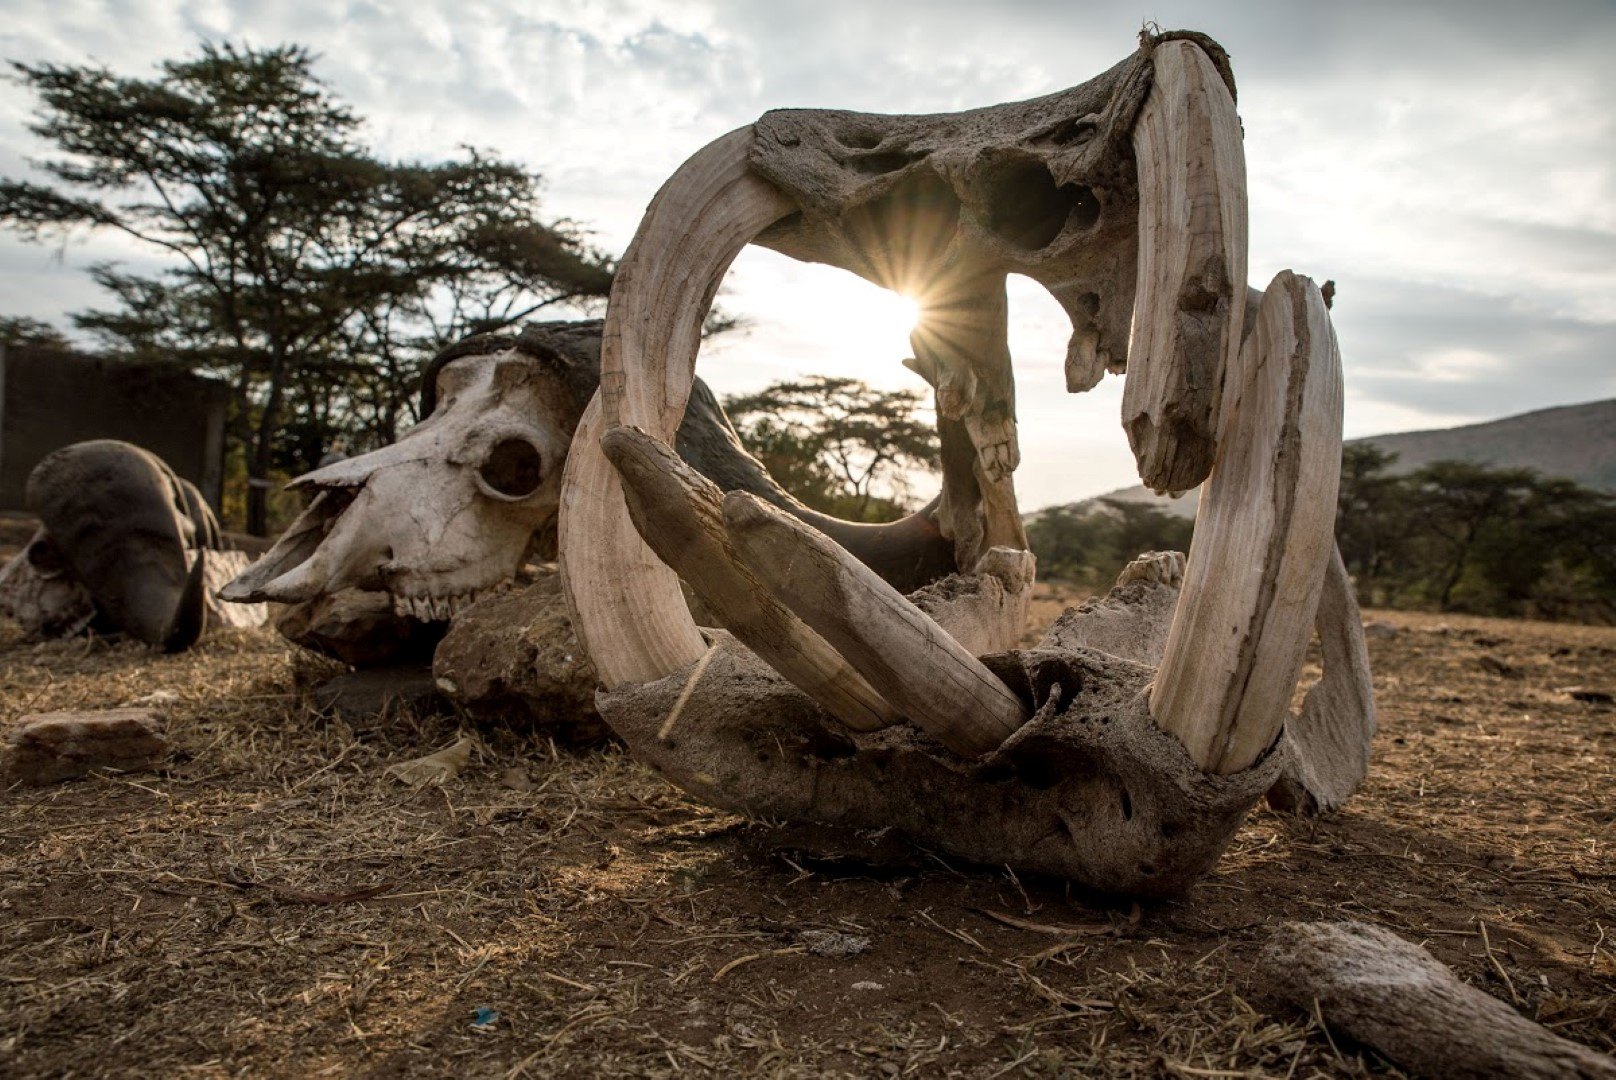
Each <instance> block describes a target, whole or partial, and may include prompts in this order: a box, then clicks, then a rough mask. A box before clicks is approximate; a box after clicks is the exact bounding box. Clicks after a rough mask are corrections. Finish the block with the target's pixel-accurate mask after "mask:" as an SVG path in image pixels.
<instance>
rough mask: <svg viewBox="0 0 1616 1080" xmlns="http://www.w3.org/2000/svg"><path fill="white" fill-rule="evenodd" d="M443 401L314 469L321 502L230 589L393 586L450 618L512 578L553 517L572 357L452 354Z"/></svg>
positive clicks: (436, 384) (417, 613)
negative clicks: (377, 442) (549, 361)
mask: <svg viewBox="0 0 1616 1080" xmlns="http://www.w3.org/2000/svg"><path fill="white" fill-rule="evenodd" d="M432 386H433V389H434V390H435V397H436V408H435V409H434V410H433V411H432V412H431V414H430V415H429V416H428V417H427V418H426V419H425V420H423V421H422V422H421V423H419V424H417V425H416V426H415V427H414V428H412V429H410V430H409V431H408V432H407V433H405V435H404V436H403V437H402V438H400V439H399V440H398V442H396V443H393V444H392V445H390V446H387V447H384V448H383V449H380V450H377V451H374V452H372V453H369V454H364V455H362V456H359V457H354V458H348V459H346V460H343V461H338V462H336V463H334V464H331V465H327V466H325V467H323V468H320V469H317V470H315V471H314V472H311V473H307V474H305V475H304V476H301V477H299V478H298V479H296V480H294V481H293V482H292V485H291V486H292V487H293V488H301V489H305V490H309V491H313V492H315V493H316V494H315V498H314V501H313V502H312V503H311V504H310V505H309V508H308V509H307V510H305V511H304V512H303V514H302V515H301V516H300V517H299V518H298V519H297V520H296V521H295V522H294V523H293V524H292V526H291V528H289V529H288V530H287V532H286V535H285V536H283V537H282V538H281V540H280V541H279V542H277V543H276V544H275V546H274V547H273V548H271V549H270V550H269V551H268V552H267V553H266V554H265V555H264V556H263V558H261V559H260V560H259V561H258V562H257V563H255V564H253V566H251V567H250V568H249V569H248V570H247V571H246V572H245V573H243V574H242V575H241V576H240V577H238V578H237V579H236V580H235V581H233V582H231V583H230V585H229V586H227V587H226V588H225V590H224V591H223V593H222V595H223V596H224V598H225V599H227V600H236V601H251V600H274V601H278V602H281V603H298V602H302V601H308V600H313V599H315V598H316V597H319V596H323V595H330V594H333V593H336V592H339V591H341V590H343V589H366V590H375V591H385V592H387V593H389V594H391V596H392V598H393V606H394V610H395V611H396V612H397V613H398V614H400V615H406V616H411V617H414V618H417V619H421V620H424V621H435V620H446V619H448V618H450V617H452V616H453V615H454V614H455V612H457V611H458V610H460V609H461V608H462V607H464V606H465V605H466V604H469V603H470V602H472V601H473V600H475V599H476V598H477V597H478V596H480V595H482V594H484V593H487V592H489V591H491V590H494V589H497V588H499V587H500V586H502V585H504V584H506V583H508V582H509V581H511V580H512V579H513V578H514V577H515V575H516V572H517V571H518V570H519V569H520V567H521V565H522V562H523V560H524V558H525V557H526V556H527V555H528V553H529V550H530V548H531V547H532V546H533V545H534V542H535V538H536V537H542V536H543V535H544V534H545V533H546V531H547V530H548V529H549V528H550V527H552V526H553V524H554V522H555V517H556V508H557V505H558V502H559V499H560V489H561V463H562V462H563V461H564V460H565V458H566V453H567V445H568V442H569V441H570V438H571V434H572V430H573V427H574V426H575V425H576V423H577V415H578V412H579V406H578V405H577V403H576V401H575V397H574V394H573V392H572V390H570V389H569V387H568V384H567V379H566V377H565V373H564V371H563V370H561V369H558V368H556V367H555V366H553V365H546V364H542V363H539V362H537V361H536V360H535V358H534V357H532V356H530V355H528V354H526V353H524V352H522V351H520V350H519V349H516V348H514V347H506V348H502V349H498V350H497V351H493V352H483V353H472V354H471V355H464V356H460V357H458V358H456V359H452V360H450V361H449V362H447V363H445V364H443V365H442V366H441V367H440V368H439V369H438V370H437V372H436V378H435V380H434V381H433V383H432Z"/></svg>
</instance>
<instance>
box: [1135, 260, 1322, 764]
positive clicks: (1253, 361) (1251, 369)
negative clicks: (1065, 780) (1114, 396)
mask: <svg viewBox="0 0 1616 1080" xmlns="http://www.w3.org/2000/svg"><path fill="white" fill-rule="evenodd" d="M1234 371H1237V372H1240V373H1243V377H1242V379H1241V382H1240V383H1239V384H1235V383H1234V382H1233V379H1234V373H1233V372H1231V376H1230V378H1231V383H1230V391H1231V392H1230V393H1229V394H1228V396H1227V397H1226V398H1225V400H1224V403H1223V412H1224V415H1223V421H1224V422H1223V429H1224V432H1223V439H1222V441H1221V443H1220V445H1219V448H1218V455H1217V461H1216V463H1215V464H1214V465H1213V469H1212V477H1211V479H1210V480H1208V481H1207V484H1206V487H1205V489H1204V490H1203V491H1202V493H1201V507H1200V513H1199V515H1198V516H1197V518H1196V522H1195V537H1194V539H1193V540H1192V541H1191V544H1190V557H1189V566H1188V567H1187V568H1186V570H1185V575H1184V590H1183V592H1182V594H1181V595H1180V597H1179V601H1178V609H1177V611H1176V612H1175V613H1174V615H1173V625H1172V629H1171V630H1170V631H1168V636H1167V647H1166V650H1165V652H1164V653H1163V655H1162V662H1161V665H1160V667H1158V668H1157V674H1156V682H1155V686H1154V688H1153V689H1152V691H1151V701H1150V710H1151V715H1152V716H1153V717H1154V718H1155V720H1156V722H1157V724H1159V725H1160V726H1161V727H1162V728H1163V729H1165V730H1167V731H1169V732H1171V733H1172V734H1174V735H1176V736H1177V737H1178V739H1179V740H1180V741H1181V742H1183V744H1184V746H1185V747H1186V748H1187V749H1188V750H1189V753H1190V756H1191V757H1192V758H1194V759H1195V761H1196V763H1197V764H1198V765H1200V766H1201V768H1202V769H1204V770H1206V771H1209V772H1214V773H1223V774H1226V773H1233V772H1239V771H1240V770H1242V769H1244V768H1246V767H1248V766H1249V765H1251V764H1252V763H1253V762H1255V761H1256V760H1257V759H1258V758H1260V757H1261V756H1262V755H1263V753H1264V752H1266V751H1267V749H1268V748H1269V747H1270V746H1271V745H1273V742H1274V739H1275V738H1276V737H1277V736H1278V734H1279V730H1280V727H1281V726H1282V725H1283V724H1284V722H1285V717H1286V715H1287V713H1288V712H1289V708H1290V701H1291V695H1292V693H1293V692H1294V691H1295V689H1296V680H1297V677H1298V675H1299V674H1300V673H1301V668H1302V659H1303V656H1304V654H1305V653H1306V651H1307V643H1308V640H1309V637H1310V632H1311V627H1312V625H1313V618H1314V613H1315V611H1316V610H1317V608H1318V604H1319V594H1320V591H1321V590H1322V588H1323V584H1324V572H1325V568H1326V567H1327V566H1328V564H1329V562H1330V560H1331V558H1332V557H1333V553H1334V548H1335V535H1334V529H1335V509H1336V492H1337V489H1338V487H1339V485H1340V480H1341V354H1340V352H1339V350H1338V348H1337V346H1336V340H1335V331H1334V330H1333V329H1332V328H1331V326H1330V316H1329V313H1328V312H1327V311H1326V310H1325V307H1324V297H1323V296H1322V295H1321V294H1320V293H1319V290H1318V288H1317V287H1316V286H1315V285H1314V284H1313V282H1312V281H1311V280H1309V279H1308V278H1305V277H1300V276H1298V275H1296V274H1293V273H1291V272H1290V271H1288V270H1286V271H1282V272H1281V273H1280V274H1279V275H1278V276H1277V277H1275V278H1274V281H1273V283H1272V284H1271V285H1269V286H1268V290H1267V291H1266V292H1264V293H1263V299H1262V305H1261V307H1260V308H1259V310H1258V314H1257V323H1256V326H1255V327H1254V328H1253V329H1252V332H1251V335H1250V336H1249V337H1248V338H1247V339H1246V343H1245V347H1244V348H1243V349H1242V350H1241V356H1240V367H1239V368H1237V369H1234Z"/></svg>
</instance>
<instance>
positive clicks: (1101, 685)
mask: <svg viewBox="0 0 1616 1080" xmlns="http://www.w3.org/2000/svg"><path fill="white" fill-rule="evenodd" d="M715 640H716V642H717V644H718V647H717V651H716V653H715V655H714V657H713V658H712V659H711V661H710V663H709V664H708V666H707V668H706V670H705V671H704V672H703V673H702V676H701V678H700V679H698V680H697V681H696V683H695V685H694V688H693V689H692V690H691V691H690V697H689V699H688V700H687V702H686V704H685V707H684V709H683V710H682V711H681V712H680V715H679V719H678V724H677V726H676V727H675V728H674V730H673V731H671V732H670V733H669V734H668V736H667V738H665V739H664V738H660V737H659V736H658V732H659V730H660V729H661V728H662V725H663V722H664V720H665V719H666V717H667V716H668V714H669V712H670V711H671V710H672V709H673V707H674V703H675V702H676V701H677V700H678V698H679V697H680V695H681V694H682V693H683V692H684V691H685V690H686V688H687V686H689V684H690V677H691V674H692V670H693V669H694V667H695V664H694V663H692V664H691V665H690V666H689V667H687V668H684V669H681V670H678V671H675V672H673V673H672V674H670V675H668V676H667V677H665V678H663V679H660V680H657V681H654V682H651V683H640V684H630V685H624V686H621V687H620V688H618V689H617V690H613V691H608V692H605V693H602V694H601V695H600V697H599V699H598V700H599V704H600V709H601V714H602V715H603V716H605V718H606V721H607V723H609V724H610V725H611V727H612V730H614V731H616V732H617V733H618V734H619V735H621V736H623V738H624V740H625V741H626V742H627V743H628V745H629V748H630V749H631V750H632V751H633V752H634V754H635V755H636V756H637V757H639V758H641V759H642V760H644V761H648V762H650V763H652V765H653V766H654V767H655V768H657V769H658V770H660V771H661V772H662V773H663V774H664V775H666V776H667V777H668V779H670V780H671V781H673V782H674V783H676V784H678V785H679V786H680V787H682V788H685V789H686V790H688V791H690V792H692V793H694V794H696V795H697V796H699V797H700V798H702V799H704V800H707V801H709V802H711V803H713V804H715V805H717V806H721V807H726V808H730V809H733V810H736V811H738V812H741V813H746V814H749V815H753V816H756V817H761V818H764V819H774V820H793V821H809V822H818V823H821V824H825V825H831V826H835V827H839V828H849V829H886V828H892V829H894V830H896V831H897V832H899V833H900V834H902V835H903V836H905V837H907V838H908V839H909V840H911V841H913V842H915V843H917V844H920V845H922V846H923V847H926V848H930V849H932V850H936V851H941V852H945V853H948V854H951V855H957V856H959V857H962V858H966V859H971V860H975V861H978V862H982V863H987V864H990V865H996V866H1002V865H1005V864H1007V863H1008V864H1009V865H1012V866H1015V867H1016V868H1018V869H1020V870H1025V871H1032V872H1038V873H1048V874H1055V875H1058V876H1060V877H1064V878H1069V879H1071V880H1073V881H1076V882H1079V883H1081V884H1083V885H1086V886H1088V887H1091V888H1094V889H1098V890H1102V891H1105V892H1109V893H1123V894H1128V895H1133V896H1142V897H1143V896H1168V895H1172V894H1174V893H1178V892H1181V891H1182V890H1183V889H1185V888H1186V887H1188V886H1189V884H1190V883H1191V882H1193V881H1194V880H1195V879H1196V878H1197V877H1199V876H1200V875H1202V874H1204V873H1205V872H1206V871H1207V869H1209V868H1210V867H1211V865H1212V864H1213V862H1215V861H1216V859H1217V857H1218V855H1219V854H1220V853H1221V852H1222V850H1223V848H1224V847H1225V845H1227V843H1228V841H1229V838H1230V837H1231V836H1233V834H1234V831H1235V829H1237V828H1238V827H1239V825H1240V822H1241V820H1242V819H1243V818H1244V816H1245V813H1246V811H1247V810H1248V809H1249V808H1250V807H1251V805H1252V804H1253V803H1255V802H1256V801H1257V800H1258V799H1259V798H1261V797H1262V793H1263V792H1264V791H1265V790H1266V789H1267V788H1268V787H1269V786H1270V785H1271V784H1272V783H1273V779H1274V776H1275V775H1276V773H1277V768H1276V765H1275V763H1274V762H1273V761H1272V760H1265V761H1263V762H1262V763H1260V764H1259V765H1258V766H1256V767H1255V768H1253V769H1250V770H1248V771H1246V772H1244V773H1239V774H1236V775H1233V776H1209V775H1207V774H1205V773H1202V772H1201V771H1200V770H1199V769H1198V768H1197V767H1196V765H1195V763H1194V762H1193V761H1191V760H1190V759H1189V757H1188V756H1187V755H1186V754H1185V753H1184V749H1183V747H1182V746H1180V745H1179V744H1178V743H1177V741H1175V740H1174V739H1173V738H1172V737H1171V736H1169V735H1167V734H1166V733H1164V732H1162V731H1161V730H1160V729H1159V728H1157V727H1156V726H1155V725H1154V724H1153V723H1152V722H1151V720H1150V717H1149V714H1148V712H1147V710H1146V707H1145V704H1144V698H1143V693H1144V690H1145V687H1146V685H1147V684H1148V682H1149V679H1150V670H1149V669H1148V668H1145V667H1142V666H1139V665H1135V664H1129V663H1126V662H1122V661H1118V660H1116V659H1115V658H1114V657H1108V656H1101V655H1099V654H1097V653H1090V652H1086V651H1083V650H1076V651H1070V652H1068V651H1064V650H1062V651H1059V652H1056V651H1049V650H1043V649H1034V650H1030V651H1027V652H1023V653H1014V654H1006V655H1001V656H998V657H993V658H990V660H991V662H992V663H993V666H994V669H995V670H996V671H998V672H999V673H1000V674H1001V675H1002V676H1003V677H1004V678H1006V679H1009V680H1011V681H1013V682H1016V683H1017V684H1018V685H1019V686H1020V687H1021V688H1022V692H1023V693H1025V694H1026V695H1027V697H1028V699H1029V701H1031V702H1033V703H1034V705H1035V706H1036V709H1037V711H1036V713H1035V715H1034V716H1033V718H1032V719H1031V720H1030V721H1029V722H1028V723H1027V724H1026V725H1024V726H1023V727H1022V728H1021V729H1020V730H1018V731H1017V732H1016V734H1015V735H1014V736H1012V737H1011V738H1010V739H1009V740H1008V741H1006V742H1005V743H1004V745H1003V746H1001V747H1000V748H999V749H998V750H997V751H996V752H994V753H992V754H989V755H988V756H987V757H985V758H983V759H982V760H981V761H978V762H975V763H967V762H964V761H962V760H961V759H960V758H959V757H958V756H956V755H954V754H953V753H951V752H950V751H948V750H947V749H945V748H944V747H942V746H940V745H938V744H937V743H935V742H933V741H932V740H931V739H930V738H928V737H927V736H926V735H925V734H924V733H922V732H920V731H918V730H916V729H915V728H913V727H910V726H908V725H901V726H897V727H890V728H886V729H884V730H882V731H878V732H871V733H868V734H849V733H847V732H846V731H845V730H844V729H842V728H841V726H840V725H838V724H836V723H834V722H833V721H832V720H831V719H830V717H828V716H827V715H826V714H825V713H824V712H822V711H821V710H819V709H818V708H816V707H815V706H814V704H813V703H812V702H811V701H809V700H808V698H807V696H806V695H804V694H803V693H802V692H801V691H799V690H797V689H796V688H795V687H793V686H791V685H790V684H789V683H787V682H786V681H785V680H784V679H783V678H781V677H780V676H779V675H778V674H776V673H775V672H774V671H772V670H770V669H769V668H768V667H767V666H765V665H764V664H763V663H762V662H761V661H759V660H758V659H757V658H756V657H755V656H753V655H752V654H751V653H749V652H747V651H746V650H744V649H743V648H740V647H739V646H737V645H735V644H734V642H733V639H731V638H729V637H728V635H716V636H715Z"/></svg>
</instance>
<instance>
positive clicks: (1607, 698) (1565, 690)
mask: <svg viewBox="0 0 1616 1080" xmlns="http://www.w3.org/2000/svg"><path fill="white" fill-rule="evenodd" d="M1560 693H1562V694H1566V695H1568V696H1570V698H1571V700H1573V701H1586V702H1589V703H1590V704H1593V705H1611V704H1616V695H1612V694H1611V693H1610V692H1608V691H1605V690H1594V689H1591V688H1589V687H1586V686H1562V687H1561V688H1560Z"/></svg>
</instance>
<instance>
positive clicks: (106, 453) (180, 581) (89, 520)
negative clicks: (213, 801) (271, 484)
mask: <svg viewBox="0 0 1616 1080" xmlns="http://www.w3.org/2000/svg"><path fill="white" fill-rule="evenodd" d="M26 498H27V502H28V507H29V509H30V510H32V511H33V512H34V513H36V514H38V515H39V518H40V521H41V527H40V529H39V531H38V532H37V533H36V534H35V535H34V537H33V539H31V540H30V541H29V542H28V545H27V547H25V548H24V549H23V550H22V552H21V553H20V554H19V555H17V557H16V558H14V559H12V560H11V561H10V562H9V563H7V564H6V566H5V567H4V569H0V612H4V613H5V614H7V615H10V616H11V617H12V618H14V619H16V620H17V621H18V622H19V623H21V624H22V627H23V630H24V632H25V633H27V634H28V636H29V637H32V638H58V637H67V636H71V635H73V634H77V633H80V632H81V631H83V630H86V629H91V628H93V629H97V630H100V631H102V632H107V633H127V634H129V635H131V636H133V637H135V638H138V639H140V640H141V641H144V642H147V643H148V644H151V645H161V646H162V647H163V648H165V649H167V650H169V651H171V652H174V651H178V650H181V649H186V648H189V647H190V646H191V645H192V644H193V643H194V642H195V641H196V640H197V638H198V637H199V636H200V635H201V633H202V630H203V627H204V626H205V625H206V623H207V622H209V621H212V622H217V623H221V624H223V625H228V626H257V625H261V624H262V623H263V622H264V621H265V618H266V617H267V612H266V609H265V608H264V607H263V606H262V605H257V604H255V605H249V606H245V607H243V606H241V605H233V604H221V603H218V602H216V601H215V600H214V596H213V593H214V590H215V589H217V588H219V587H220V586H221V585H223V584H224V583H225V582H226V581H228V580H229V579H230V578H232V577H234V576H235V575H236V574H238V573H240V572H241V570H242V569H243V568H244V567H245V566H246V565H247V558H246V556H245V555H244V554H242V553H241V552H239V551H233V550H231V548H230V545H229V544H228V543H227V542H226V541H225V540H224V539H223V537H222V536H221V534H220V531H219V523H218V521H217V520H216V519H215V518H214V516H213V511H212V510H211V509H209V508H208V505H207V503H205V502H204V501H203V499H202V495H201V493H200V492H198V491H197V490H196V487H195V486H194V485H192V484H191V483H190V482H189V481H187V480H182V479H180V478H179V477H178V476H175V475H174V471H173V470H172V469H170V468H169V467H168V465H167V464H166V463H164V462H163V460H162V459H161V458H159V457H157V456H156V455H155V454H152V453H150V452H148V451H146V450H142V449H141V448H140V447H138V446H132V445H130V444H129V443H124V442H117V441H115V440H111V439H98V440H95V441H92V442H82V443H75V444H73V445H72V446H67V447H63V448H62V449H60V450H57V451H55V452H53V453H51V454H49V455H47V456H46V457H45V458H44V459H43V460H42V461H40V463H39V464H38V465H36V466H35V467H34V470H33V472H31V473H30V474H29V476H28V486H27V492H26Z"/></svg>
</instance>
